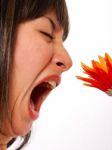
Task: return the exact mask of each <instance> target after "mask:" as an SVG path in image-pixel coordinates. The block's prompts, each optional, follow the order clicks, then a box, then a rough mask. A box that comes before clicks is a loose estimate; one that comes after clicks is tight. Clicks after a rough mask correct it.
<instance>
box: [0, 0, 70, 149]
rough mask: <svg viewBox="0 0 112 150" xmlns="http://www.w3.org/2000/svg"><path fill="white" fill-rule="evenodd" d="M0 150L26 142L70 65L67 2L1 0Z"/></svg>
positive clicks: (57, 0)
mask: <svg viewBox="0 0 112 150" xmlns="http://www.w3.org/2000/svg"><path fill="white" fill-rule="evenodd" d="M0 23H1V24H0V150H5V149H6V148H7V147H8V146H10V145H11V144H12V143H13V142H14V141H15V139H16V138H17V137H18V136H22V137H23V138H24V140H23V143H21V145H20V147H19V148H18V150H19V149H21V148H22V147H23V146H24V145H25V144H26V143H27V142H28V140H29V137H30V130H31V126H32V123H33V121H34V120H35V119H37V118H38V116H39V110H40V106H41V104H42V103H43V101H44V100H45V98H46V97H47V96H48V94H49V93H50V92H51V91H52V89H54V88H55V87H56V86H58V85H59V83H60V80H61V74H62V73H63V72H64V71H67V70H68V69H69V68H70V67H71V65H72V61H71V58H70V57H69V55H68V53H67V51H66V50H65V48H64V46H63V41H64V40H65V39H66V37H67V34H68V14H67V8H66V4H65V0H1V4H0Z"/></svg>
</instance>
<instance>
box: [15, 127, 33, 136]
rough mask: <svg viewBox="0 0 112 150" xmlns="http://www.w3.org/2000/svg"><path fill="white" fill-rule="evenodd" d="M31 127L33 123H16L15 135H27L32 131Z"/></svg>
mask: <svg viewBox="0 0 112 150" xmlns="http://www.w3.org/2000/svg"><path fill="white" fill-rule="evenodd" d="M31 127H32V124H26V125H25V124H23V125H22V124H21V125H18V124H14V125H13V126H12V128H13V132H14V136H15V137H17V136H25V135H26V134H27V133H29V132H30V131H31Z"/></svg>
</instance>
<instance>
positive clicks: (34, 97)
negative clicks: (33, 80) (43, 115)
mask: <svg viewBox="0 0 112 150" xmlns="http://www.w3.org/2000/svg"><path fill="white" fill-rule="evenodd" d="M56 86H57V84H56V82H55V81H46V82H42V83H40V84H39V85H37V86H36V87H35V88H34V89H33V90H32V92H31V97H30V103H31V109H32V111H33V112H39V109H40V106H41V104H42V102H43V101H44V100H45V98H46V97H47V96H48V94H49V93H50V92H51V91H52V89H54V88H55V87H56Z"/></svg>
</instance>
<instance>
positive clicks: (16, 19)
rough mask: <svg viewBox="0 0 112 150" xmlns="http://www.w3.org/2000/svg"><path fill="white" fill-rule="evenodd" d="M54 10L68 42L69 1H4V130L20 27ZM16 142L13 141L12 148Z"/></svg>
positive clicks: (0, 39) (0, 104) (0, 101)
mask: <svg viewBox="0 0 112 150" xmlns="http://www.w3.org/2000/svg"><path fill="white" fill-rule="evenodd" d="M49 9H53V10H54V12H55V14H56V16H57V20H58V21H59V23H60V25H61V26H62V27H63V28H64V37H63V39H64V40H65V39H66V37H67V35H68V22H69V21H68V12H67V8H66V3H65V0H0V129H1V128H2V122H3V118H6V117H7V116H8V91H9V90H8V89H9V75H10V70H11V63H12V62H11V61H12V55H13V48H12V47H13V43H14V37H15V33H16V26H17V24H19V23H21V22H25V21H28V20H33V19H36V18H38V17H40V16H42V15H44V14H45V13H46V12H47V11H48V10H49ZM30 134H31V132H29V133H28V134H27V135H26V136H25V137H23V139H24V140H23V143H21V145H20V147H19V148H18V149H17V150H20V149H21V148H22V147H23V146H24V145H25V144H26V143H27V142H28V140H29V137H30ZM15 140H16V139H15V138H14V139H12V140H11V141H10V142H9V143H8V145H7V146H10V145H11V144H12V143H13V142H14V141H15Z"/></svg>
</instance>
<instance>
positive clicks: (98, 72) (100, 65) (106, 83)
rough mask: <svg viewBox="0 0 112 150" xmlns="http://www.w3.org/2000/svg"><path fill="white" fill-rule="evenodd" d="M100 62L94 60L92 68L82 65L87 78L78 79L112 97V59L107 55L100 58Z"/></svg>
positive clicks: (79, 77)
mask: <svg viewBox="0 0 112 150" xmlns="http://www.w3.org/2000/svg"><path fill="white" fill-rule="evenodd" d="M98 58H99V61H95V60H92V61H91V62H92V67H89V66H87V65H85V64H84V63H81V66H82V68H83V70H84V73H85V74H87V75H88V77H87V78H85V77H81V76H76V77H77V78H78V79H80V80H83V81H85V83H84V85H86V86H90V87H95V88H97V89H100V90H101V91H103V92H106V93H107V94H108V95H110V96H111V95H112V58H111V57H110V56H109V54H107V53H105V56H104V57H101V56H98Z"/></svg>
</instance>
